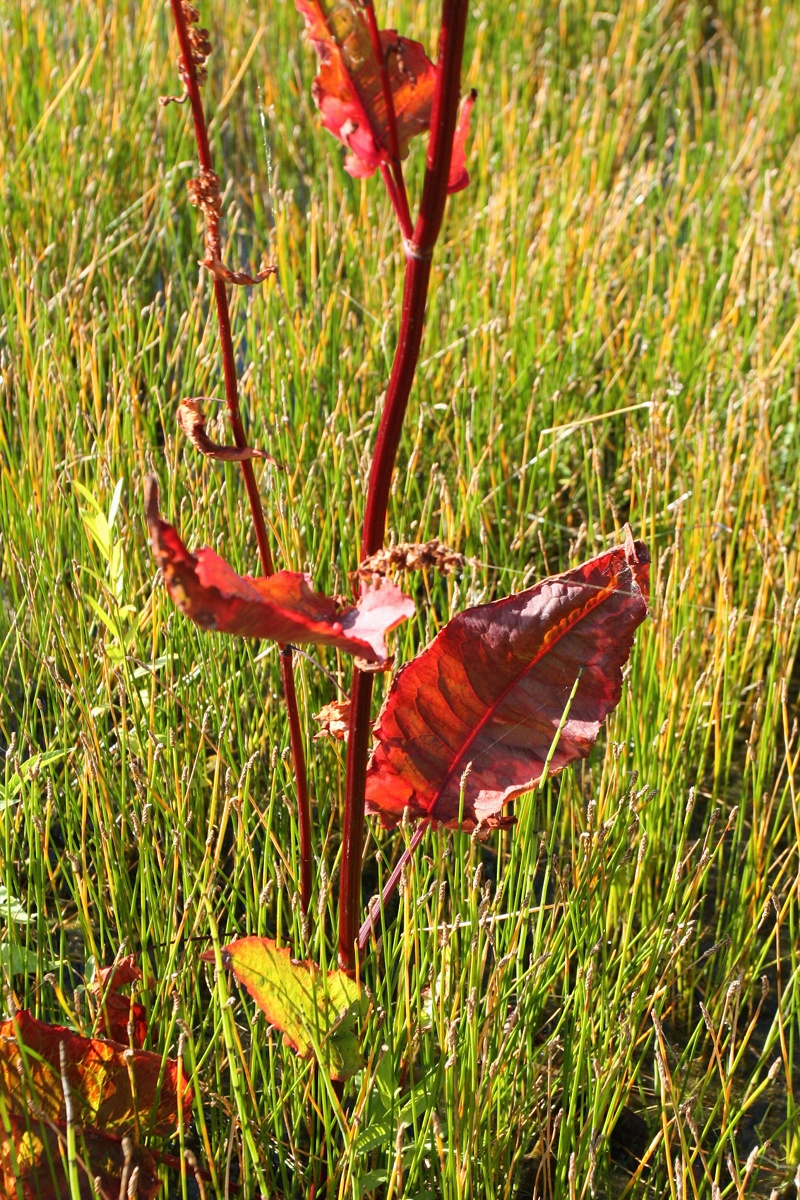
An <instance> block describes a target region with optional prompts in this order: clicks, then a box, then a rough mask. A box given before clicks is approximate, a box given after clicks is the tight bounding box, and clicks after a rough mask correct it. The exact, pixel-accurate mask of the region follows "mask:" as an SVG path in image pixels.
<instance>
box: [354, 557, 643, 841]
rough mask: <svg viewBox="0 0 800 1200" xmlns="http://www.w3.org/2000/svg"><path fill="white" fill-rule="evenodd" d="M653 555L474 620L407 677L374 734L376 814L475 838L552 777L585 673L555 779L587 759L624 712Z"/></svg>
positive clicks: (599, 561)
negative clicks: (603, 730) (616, 712)
mask: <svg viewBox="0 0 800 1200" xmlns="http://www.w3.org/2000/svg"><path fill="white" fill-rule="evenodd" d="M649 561H650V560H649V555H648V553H647V550H646V548H645V546H644V545H643V544H642V543H641V542H636V543H634V542H633V539H632V538H631V537H630V536H629V538H628V541H627V542H626V544H625V546H617V547H616V548H615V549H613V550H608V551H606V553H605V554H601V555H599V556H598V557H597V558H594V559H592V560H591V561H590V562H587V563H584V564H583V565H582V566H580V567H576V568H575V569H574V570H572V571H566V572H565V573H564V574H563V575H555V576H553V577H552V578H550V579H545V580H544V581H543V582H542V583H538V584H536V586H535V587H532V588H530V589H528V590H527V591H524V592H520V593H519V594H518V595H516V596H510V597H508V599H505V600H497V601H495V602H494V603H493V604H482V605H480V606H479V607H477V608H470V609H467V610H466V611H465V612H462V613H459V615H458V616H456V617H454V618H453V620H452V621H450V622H449V623H448V624H447V625H446V626H445V627H444V629H443V630H442V631H441V632H440V633H439V634H438V636H437V637H436V638H435V639H434V641H433V642H432V643H431V645H430V646H428V647H427V649H425V650H424V651H423V652H422V653H421V654H420V655H418V657H417V658H415V659H414V660H413V661H412V662H411V663H409V664H408V666H407V667H405V668H404V669H403V670H402V671H400V673H399V674H398V675H397V676H396V678H395V680H394V682H393V684H392V687H391V690H390V692H389V695H388V697H387V699H386V702H385V704H384V706H383V709H382V711H381V713H380V716H379V717H378V721H377V723H376V726H375V737H376V739H377V743H378V744H377V747H376V749H375V753H374V755H373V758H372V762H371V764H370V767H369V772H368V775H367V802H368V809H369V811H370V812H373V813H379V814H380V816H381V818H382V820H383V823H384V824H385V825H387V826H392V825H394V824H396V822H397V821H398V820H399V819H400V817H401V816H402V814H403V810H404V809H405V808H406V807H408V809H409V810H410V814H411V816H412V817H425V818H429V819H430V820H433V821H436V822H441V823H442V824H444V825H448V826H451V827H454V826H457V825H458V816H459V800H460V791H461V782H462V777H463V776H464V773H465V771H466V769H467V767H469V768H470V770H469V773H468V775H467V777H466V780H465V782H464V807H463V818H464V827H465V828H468V829H469V828H473V827H474V826H476V825H478V824H483V826H484V827H486V826H490V825H492V824H497V823H499V822H500V821H501V820H502V818H501V817H500V811H501V809H502V807H503V805H504V804H506V803H507V802H508V801H509V800H512V799H513V798H514V797H515V796H518V795H520V793H522V792H525V791H528V790H529V789H530V788H531V787H533V786H534V785H535V784H536V783H537V782H538V780H539V779H540V778H541V774H542V770H543V768H544V764H545V760H546V759H547V756H548V752H549V750H550V748H551V745H552V743H553V739H554V737H555V735H556V732H557V730H558V727H559V723H560V722H561V720H562V717H563V714H564V712H565V709H566V707H567V704H568V701H569V697H570V694H571V692H572V689H573V687H574V685H575V683H576V680H577V679H578V675H579V673H580V672H581V671H582V675H581V678H580V682H579V684H578V687H577V691H576V693H575V696H574V698H573V700H572V704H571V707H570V709H569V717H568V720H567V721H566V724H565V726H564V728H563V730H562V733H561V736H560V739H559V742H558V746H557V748H556V750H555V754H554V756H553V759H552V762H551V764H550V772H551V774H552V773H553V772H556V771H560V770H561V769H562V768H563V767H565V766H566V765H567V763H569V762H571V761H572V760H573V759H576V758H583V757H585V756H586V755H587V754H588V753H589V750H590V749H591V747H592V745H593V744H594V741H595V738H596V737H597V733H598V730H599V728H600V723H601V722H602V721H603V719H604V718H605V717H606V716H607V714H608V713H609V712H611V710H612V709H613V708H614V707H615V706H616V705H617V703H618V702H619V698H620V695H621V691H622V666H623V664H624V663H625V661H626V660H627V658H628V655H629V653H630V649H631V646H632V644H633V635H634V631H635V630H636V628H637V626H638V625H640V624H641V622H642V621H643V620H644V617H645V615H646V612H647V595H648V586H649V569H648V565H647V564H648V563H649Z"/></svg>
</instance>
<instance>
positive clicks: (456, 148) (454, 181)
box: [447, 88, 478, 193]
mask: <svg viewBox="0 0 800 1200" xmlns="http://www.w3.org/2000/svg"><path fill="white" fill-rule="evenodd" d="M477 98H478V93H477V92H476V91H475V88H473V89H472V91H471V92H470V93H469V95H468V96H465V97H464V99H463V100H462V102H461V112H460V113H459V116H458V124H457V125H456V132H455V134H454V136H453V156H452V158H451V159H450V175H449V176H448V179H447V190H448V192H451V193H452V192H462V191H463V190H464V188H465V187H466V186H467V184H468V183H469V173H468V171H467V138H468V137H469V119H470V117H471V116H472V109H473V106H474V104H475V101H476V100H477Z"/></svg>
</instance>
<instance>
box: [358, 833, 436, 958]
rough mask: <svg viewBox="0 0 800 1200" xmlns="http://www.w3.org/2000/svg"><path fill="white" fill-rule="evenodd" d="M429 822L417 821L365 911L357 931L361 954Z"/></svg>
mask: <svg viewBox="0 0 800 1200" xmlns="http://www.w3.org/2000/svg"><path fill="white" fill-rule="evenodd" d="M429 824H430V822H429V821H420V822H419V824H418V825H417V828H416V829H415V830H414V833H413V836H412V838H411V841H410V842H409V843H408V845H407V846H406V848H405V850H404V851H403V853H402V854H401V855H400V857H399V859H398V860H397V863H396V865H395V868H394V870H393V871H392V873H391V875H390V876H389V878H388V879H387V880H386V882H385V883H384V885H383V890H382V891H381V894H380V896H379V897H378V899H377V900H375V901H374V902H373V903H372V905H371V906H370V909H369V912H368V913H367V917H366V920H365V921H364V923H363V925H362V926H361V929H360V930H359V933H358V949H359V952H360V953H362V954H363V952H364V951H365V950H366V948H367V943H368V942H369V939H370V937H371V936H372V931H373V929H374V928H375V922H376V921H377V920H378V917H379V916H380V915H381V909H382V908H384V907H385V906H386V905H387V904H388V903H389V901H390V900H391V898H392V896H393V895H394V893H395V891H396V889H397V885H398V884H399V882H400V878H401V876H402V874H403V868H404V867H407V866H408V864H409V863H410V862H411V859H412V857H413V855H414V851H415V850H416V848H417V846H418V845H419V844H420V842H421V841H422V839H423V838H424V836H425V831H426V830H427V828H428V826H429Z"/></svg>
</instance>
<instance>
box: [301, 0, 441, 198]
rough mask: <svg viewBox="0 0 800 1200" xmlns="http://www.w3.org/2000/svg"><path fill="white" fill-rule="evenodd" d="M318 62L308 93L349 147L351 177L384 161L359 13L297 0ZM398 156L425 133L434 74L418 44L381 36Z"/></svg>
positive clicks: (381, 118)
mask: <svg viewBox="0 0 800 1200" xmlns="http://www.w3.org/2000/svg"><path fill="white" fill-rule="evenodd" d="M295 5H296V7H297V9H298V11H299V12H300V13H301V14H302V16H303V17H304V19H305V23H306V31H307V33H308V36H309V38H310V39H311V41H312V42H313V44H314V49H315V50H316V52H317V54H318V55H319V59H320V73H319V75H318V76H317V77H316V79H315V80H314V89H313V95H314V100H315V101H316V103H317V105H318V107H319V110H320V113H321V114H322V123H323V125H324V126H325V128H326V129H328V130H330V132H331V133H332V134H333V135H334V137H336V138H338V139H339V141H340V142H343V143H344V145H345V146H347V148H348V150H349V151H350V154H349V155H348V156H347V158H346V159H345V164H344V165H345V168H346V170H348V171H349V172H350V174H351V175H355V176H357V177H364V176H368V175H372V173H373V172H374V170H375V168H376V167H377V166H378V165H379V164H380V163H381V162H388V161H389V158H390V155H389V134H388V124H387V117H386V105H385V104H384V98H383V89H382V85H381V76H380V68H379V64H378V60H377V57H376V55H375V51H374V49H373V46H372V41H371V39H370V33H369V27H368V25H367V20H366V17H365V16H364V13H363V10H362V9H361V8H360V7H359V5H358V4H356V3H354V2H353V0H333V2H331V0H295ZM380 38H381V46H382V47H383V51H384V54H385V55H386V63H387V67H388V71H389V82H390V85H391V89H392V97H393V99H394V109H395V113H396V116H397V133H398V141H399V143H400V154H401V156H402V157H405V155H406V154H407V153H408V143H409V140H410V139H411V138H412V137H414V136H415V134H418V133H424V132H425V131H426V130H427V129H429V128H430V123H431V107H432V104H433V92H434V87H435V84H436V68H435V67H434V65H433V63H432V62H431V61H430V59H429V58H428V56H427V55H426V53H425V51H424V49H423V48H422V46H421V45H420V44H419V42H413V41H410V40H409V39H408V38H403V37H398V35H397V33H396V32H395V31H394V30H393V29H384V30H381V34H380Z"/></svg>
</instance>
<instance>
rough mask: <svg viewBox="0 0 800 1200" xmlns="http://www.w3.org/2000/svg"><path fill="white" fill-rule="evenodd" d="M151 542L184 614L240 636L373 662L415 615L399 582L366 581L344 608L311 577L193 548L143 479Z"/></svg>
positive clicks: (155, 489) (384, 656)
mask: <svg viewBox="0 0 800 1200" xmlns="http://www.w3.org/2000/svg"><path fill="white" fill-rule="evenodd" d="M145 494H146V502H147V524H148V526H149V529H150V542H151V545H152V547H153V553H154V555H155V558H156V561H157V563H158V565H159V566H160V567H161V570H162V572H163V575H164V580H165V582H166V585H167V588H168V589H169V593H170V595H171V596H172V599H173V600H174V601H175V603H176V604H177V606H178V608H179V609H180V610H181V612H183V613H185V614H186V616H187V617H190V618H191V619H192V620H193V621H194V622H195V623H196V624H197V625H199V626H200V627H201V628H202V629H216V630H218V631H219V632H221V633H233V634H238V635H240V636H242V637H262V638H272V639H274V640H275V641H277V642H283V643H284V644H285V643H287V642H304V643H312V644H314V645H317V646H335V647H336V649H337V650H343V651H345V653H347V654H355V655H358V656H359V657H360V658H363V659H365V660H366V661H368V662H377V663H383V662H385V661H386V659H387V657H388V652H387V649H386V643H385V642H384V636H385V635H386V634H387V633H388V632H389V631H390V630H392V629H394V627H395V626H396V625H399V624H400V622H401V621H404V620H405V619H406V617H410V616H412V615H413V613H414V603H413V601H412V600H411V599H410V598H409V597H408V596H405V595H404V594H403V593H402V592H401V591H400V589H399V588H398V587H396V586H395V584H393V583H391V582H389V581H388V580H383V581H378V582H377V583H376V584H374V585H372V586H370V587H364V586H362V591H361V599H360V601H359V603H358V605H356V606H345V607H340V606H339V605H338V604H337V603H336V601H335V600H332V599H331V598H330V597H329V596H323V595H322V594H321V593H319V592H315V591H313V590H312V588H311V586H310V581H309V578H308V576H307V575H300V574H298V573H296V572H294V571H278V572H277V573H276V574H275V575H270V576H269V578H265V577H261V578H254V577H253V576H252V575H237V574H236V572H235V571H234V570H233V569H232V567H230V566H228V564H227V563H226V562H225V560H224V559H222V558H220V557H219V555H218V554H215V553H214V551H213V550H209V549H208V548H207V547H204V548H203V549H201V550H198V551H197V553H196V554H190V553H189V551H188V550H187V549H186V547H185V546H184V544H183V542H182V541H181V539H180V538H179V536H178V534H177V533H176V531H175V530H174V529H173V527H172V526H171V525H168V524H167V523H166V521H162V520H161V518H160V517H159V515H158V487H157V486H156V482H155V480H154V479H153V477H152V476H150V477H148V480H147V482H146V493H145Z"/></svg>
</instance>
